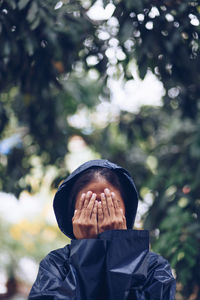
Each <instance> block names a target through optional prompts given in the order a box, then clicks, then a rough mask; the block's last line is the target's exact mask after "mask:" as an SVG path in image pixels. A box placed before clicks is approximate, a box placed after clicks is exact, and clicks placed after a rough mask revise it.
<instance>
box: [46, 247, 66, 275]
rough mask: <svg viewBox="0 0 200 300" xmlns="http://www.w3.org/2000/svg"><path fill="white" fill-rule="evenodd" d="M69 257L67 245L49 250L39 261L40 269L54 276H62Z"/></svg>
mask: <svg viewBox="0 0 200 300" xmlns="http://www.w3.org/2000/svg"><path fill="white" fill-rule="evenodd" d="M68 258H69V245H66V246H65V247H63V248H59V249H56V250H53V251H51V252H50V253H49V254H47V256H45V257H44V258H43V259H42V260H41V262H40V269H41V268H42V269H43V270H46V271H49V272H51V273H52V274H54V275H55V276H56V277H64V276H65V274H66V267H67V262H68Z"/></svg>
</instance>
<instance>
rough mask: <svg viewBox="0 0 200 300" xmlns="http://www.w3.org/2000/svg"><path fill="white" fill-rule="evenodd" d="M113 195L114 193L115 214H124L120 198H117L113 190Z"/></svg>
mask: <svg viewBox="0 0 200 300" xmlns="http://www.w3.org/2000/svg"><path fill="white" fill-rule="evenodd" d="M111 195H112V199H113V203H114V210H115V215H116V216H121V215H124V213H123V210H122V208H121V207H120V205H119V202H118V200H117V198H116V195H115V193H113V192H112V193H111Z"/></svg>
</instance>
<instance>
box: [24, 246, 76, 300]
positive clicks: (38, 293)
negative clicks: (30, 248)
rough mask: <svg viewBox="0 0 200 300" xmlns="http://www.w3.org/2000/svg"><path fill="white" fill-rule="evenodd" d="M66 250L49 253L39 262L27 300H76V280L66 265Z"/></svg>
mask: <svg viewBox="0 0 200 300" xmlns="http://www.w3.org/2000/svg"><path fill="white" fill-rule="evenodd" d="M67 250H68V248H67V247H64V248H62V249H58V250H55V251H52V252H50V253H49V254H48V255H47V256H46V257H45V258H44V259H43V260H42V261H41V262H40V266H39V271H38V275H37V278H36V280H35V283H34V284H33V286H32V289H31V291H30V294H29V297H28V300H42V299H44V300H47V299H48V300H51V299H52V300H53V299H57V300H64V299H65V300H68V299H70V300H71V299H76V297H75V288H76V280H75V277H74V272H73V270H71V266H70V265H69V264H68V255H67V254H68V251H67Z"/></svg>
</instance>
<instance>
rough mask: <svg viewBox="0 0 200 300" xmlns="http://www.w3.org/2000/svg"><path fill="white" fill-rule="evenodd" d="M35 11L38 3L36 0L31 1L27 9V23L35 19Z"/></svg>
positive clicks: (36, 11)
mask: <svg viewBox="0 0 200 300" xmlns="http://www.w3.org/2000/svg"><path fill="white" fill-rule="evenodd" d="M37 13H38V5H37V3H36V2H32V4H31V7H30V8H29V11H28V15H27V17H26V19H27V21H29V23H32V22H33V21H34V20H35V18H36V16H37Z"/></svg>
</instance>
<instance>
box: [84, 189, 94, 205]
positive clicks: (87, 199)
mask: <svg viewBox="0 0 200 300" xmlns="http://www.w3.org/2000/svg"><path fill="white" fill-rule="evenodd" d="M91 196H92V192H91V191H88V192H87V193H86V196H85V201H84V208H87V207H88V204H89V202H90V198H91Z"/></svg>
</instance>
